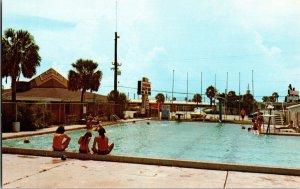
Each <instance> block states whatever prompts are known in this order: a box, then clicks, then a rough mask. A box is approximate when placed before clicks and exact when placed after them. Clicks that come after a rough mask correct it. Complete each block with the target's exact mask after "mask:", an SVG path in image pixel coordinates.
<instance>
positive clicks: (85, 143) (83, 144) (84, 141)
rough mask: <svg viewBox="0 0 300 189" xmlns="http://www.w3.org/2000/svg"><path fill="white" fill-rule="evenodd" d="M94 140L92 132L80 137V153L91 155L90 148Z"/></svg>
mask: <svg viewBox="0 0 300 189" xmlns="http://www.w3.org/2000/svg"><path fill="white" fill-rule="evenodd" d="M91 138H92V133H91V132H89V131H88V132H86V133H85V134H84V135H83V136H80V138H79V140H78V144H80V146H79V152H80V153H84V154H90V153H91V152H90V148H89V143H90V140H91Z"/></svg>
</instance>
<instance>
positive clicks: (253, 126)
mask: <svg viewBox="0 0 300 189" xmlns="http://www.w3.org/2000/svg"><path fill="white" fill-rule="evenodd" d="M252 124H253V125H252V130H253V132H254V134H259V131H258V125H257V123H256V122H255V119H252Z"/></svg>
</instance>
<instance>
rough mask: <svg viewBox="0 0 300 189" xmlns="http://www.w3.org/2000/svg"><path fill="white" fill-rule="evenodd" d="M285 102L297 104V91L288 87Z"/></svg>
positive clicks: (290, 86)
mask: <svg viewBox="0 0 300 189" xmlns="http://www.w3.org/2000/svg"><path fill="white" fill-rule="evenodd" d="M284 101H285V102H288V103H289V102H299V91H296V90H295V88H293V87H292V85H291V84H290V85H289V88H288V95H287V96H286V97H285V100H284Z"/></svg>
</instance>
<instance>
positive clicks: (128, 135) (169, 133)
mask: <svg viewBox="0 0 300 189" xmlns="http://www.w3.org/2000/svg"><path fill="white" fill-rule="evenodd" d="M247 127H249V126H246V128H247ZM67 133H68V134H69V135H70V136H71V138H72V141H71V143H70V145H69V148H68V150H70V151H72V150H73V151H78V144H77V140H78V138H79V136H80V135H82V134H83V133H85V130H79V131H70V132H67ZM106 134H107V135H108V136H109V138H110V142H114V143H115V148H114V149H113V151H112V154H116V155H128V156H143V157H153V158H171V159H179V160H192V161H210V162H222V163H239V164H254V165H263V166H282V167H289V168H300V140H299V139H300V138H299V137H297V136H275V135H255V134H253V133H252V132H247V130H244V129H241V126H240V125H237V124H219V123H206V122H174V121H149V124H147V122H137V123H132V124H120V125H115V126H111V127H106ZM96 135H98V133H97V132H93V137H94V136H96ZM27 138H28V139H29V140H30V141H31V142H30V143H29V144H24V142H23V141H24V138H23V139H22V138H20V139H13V140H10V139H9V140H3V141H2V145H3V146H16V147H19V148H40V149H48V150H52V149H51V146H52V134H46V135H40V136H33V137H27ZM92 142H93V140H92V141H91V143H90V146H92Z"/></svg>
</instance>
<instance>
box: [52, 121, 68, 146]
mask: <svg viewBox="0 0 300 189" xmlns="http://www.w3.org/2000/svg"><path fill="white" fill-rule="evenodd" d="M70 141H71V138H70V137H69V136H68V135H67V134H65V127H64V126H59V127H58V128H57V129H56V132H55V133H54V136H53V144H52V148H53V150H54V151H64V150H65V149H66V148H67V147H68V145H69V143H70Z"/></svg>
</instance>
